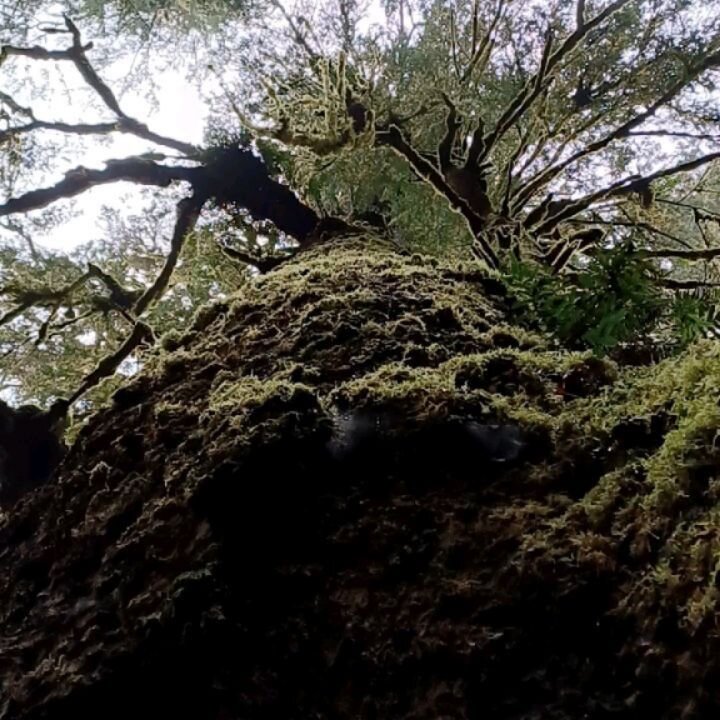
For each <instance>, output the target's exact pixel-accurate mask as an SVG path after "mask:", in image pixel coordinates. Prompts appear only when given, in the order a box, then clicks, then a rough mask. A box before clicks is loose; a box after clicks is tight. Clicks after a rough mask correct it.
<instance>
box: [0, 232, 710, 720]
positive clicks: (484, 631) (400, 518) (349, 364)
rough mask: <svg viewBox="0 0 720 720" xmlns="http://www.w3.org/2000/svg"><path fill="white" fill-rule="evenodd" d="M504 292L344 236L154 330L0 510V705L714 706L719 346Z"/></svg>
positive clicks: (416, 711)
mask: <svg viewBox="0 0 720 720" xmlns="http://www.w3.org/2000/svg"><path fill="white" fill-rule="evenodd" d="M507 312H508V311H507V307H506V301H505V298H504V295H503V289H502V286H501V285H500V284H499V283H498V282H497V281H496V280H495V279H493V278H492V277H488V276H487V275H486V274H484V273H482V272H479V271H478V270H477V269H476V267H471V266H462V265H445V264H443V263H440V262H435V261H429V260H426V259H422V258H403V257H400V256H398V255H397V254H396V253H393V252H390V251H388V250H386V249H383V248H382V247H380V246H375V245H372V244H368V243H367V242H363V241H360V240H354V241H348V242H345V243H340V244H332V243H330V244H326V245H323V246H320V247H317V248H315V249H312V250H309V251H307V252H305V253H303V254H302V255H301V256H299V257H298V258H296V259H295V260H293V261H291V262H288V263H286V264H284V265H282V266H281V267H279V268H277V269H276V270H274V271H272V272H270V273H268V274H267V275H265V276H263V277H261V278H260V279H259V280H258V281H257V282H256V283H254V284H253V285H252V286H250V287H248V288H246V289H244V290H243V291H242V292H241V293H240V294H238V295H237V296H235V297H233V298H230V299H229V300H228V301H227V302H223V303H219V304H216V305H214V306H211V307H209V308H208V309H207V310H206V311H205V312H203V313H202V314H201V315H200V316H198V318H197V319H196V322H195V324H194V327H193V328H192V329H190V330H189V332H188V333H187V334H186V335H184V336H183V337H174V338H168V339H166V343H165V348H164V350H163V352H162V353H159V354H158V355H157V357H156V358H155V359H154V360H153V361H152V362H151V363H150V364H149V366H148V367H147V368H146V370H145V371H144V372H143V373H142V374H141V375H140V376H138V377H136V378H134V379H133V380H132V381H131V382H130V383H129V384H128V385H127V386H126V387H125V388H123V389H122V390H121V391H119V392H118V393H117V394H116V396H115V398H114V401H113V404H112V406H110V407H108V408H106V409H104V410H102V411H100V412H99V413H97V415H96V416H95V417H94V418H93V419H92V420H91V422H90V423H89V424H88V426H87V427H86V428H85V429H84V430H83V431H82V432H81V434H80V436H79V438H78V439H77V441H76V443H75V445H74V446H73V448H72V450H71V451H70V453H69V454H68V456H67V457H66V458H65V461H64V464H63V466H62V467H61V470H60V473H59V477H58V479H57V480H56V481H54V482H52V483H50V484H48V485H47V486H45V487H43V488H41V489H39V490H38V491H36V492H34V493H32V494H30V495H28V496H26V497H25V498H24V499H22V500H21V501H20V502H19V503H18V505H16V506H15V508H14V509H13V510H12V512H10V513H8V516H7V517H6V518H5V519H4V521H3V524H2V528H0V533H1V547H2V553H1V554H0V583H2V592H1V593H0V617H1V618H2V623H1V624H0V667H1V668H2V673H1V675H0V677H2V694H1V695H0V718H2V719H4V720H5V719H7V720H10V719H12V720H30V719H32V720H36V719H39V718H44V719H46V720H55V719H57V720H60V719H61V718H70V717H71V718H74V720H85V719H87V720H89V719H90V718H93V719H94V718H97V717H104V718H110V719H113V718H117V719H118V720H119V719H120V718H128V717H170V716H175V717H181V718H207V719H208V720H221V719H222V720H226V719H229V718H240V717H242V718H297V719H298V720H300V719H301V718H302V719H306V718H310V717H318V718H348V719H349V718H358V717H362V718H388V719H390V718H393V719H395V718H428V720H429V719H430V718H438V717H453V718H479V717H493V718H528V717H537V718H578V717H588V718H610V717H617V718H637V717H657V718H676V717H679V716H680V714H681V713H684V715H683V717H710V716H711V714H713V713H715V712H717V710H718V705H719V704H720V702H719V701H718V697H717V694H716V692H715V690H714V688H715V682H716V675H717V673H718V660H717V658H718V657H720V653H718V649H719V648H718V641H717V636H716V634H715V633H714V632H713V628H714V623H715V619H716V617H717V614H716V609H717V590H716V574H717V573H716V559H715V557H716V552H717V543H718V540H717V537H718V534H717V533H718V525H717V516H718V511H717V494H718V487H720V485H718V482H717V480H716V471H715V468H716V467H717V454H718V450H717V448H716V443H715V442H714V437H715V434H714V433H715V428H716V427H717V424H718V411H717V407H718V405H717V399H718V398H717V397H716V395H717V394H718V391H717V389H716V388H717V387H718V380H720V359H719V357H720V351H718V349H717V348H716V347H715V346H713V345H709V344H703V345H700V346H697V347H695V348H694V349H693V351H692V352H691V353H689V354H688V355H687V356H686V357H684V358H680V359H679V360H676V361H672V362H668V363H665V364H664V365H660V366H657V367H654V368H650V369H648V370H645V371H642V372H638V371H634V373H632V374H630V373H627V372H625V371H622V370H618V369H617V368H616V367H614V366H613V365H612V364H609V363H606V362H603V361H598V360H592V359H590V358H587V357H586V356H583V355H580V354H573V353H567V352H562V351H557V350H552V349H551V348H550V347H549V346H548V344H547V343H546V342H545V340H544V339H543V338H542V337H541V336H538V335H535V334H533V333H530V332H527V331H524V330H521V329H519V328H518V327H517V326H515V325H513V324H512V322H509V318H508V314H507ZM709 379H711V380H712V382H710V381H709Z"/></svg>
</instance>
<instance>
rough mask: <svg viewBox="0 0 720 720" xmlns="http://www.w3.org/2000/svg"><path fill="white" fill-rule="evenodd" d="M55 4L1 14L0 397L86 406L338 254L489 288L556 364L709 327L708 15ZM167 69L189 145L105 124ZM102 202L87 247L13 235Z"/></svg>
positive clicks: (517, 7) (114, 121) (718, 212)
mask: <svg viewBox="0 0 720 720" xmlns="http://www.w3.org/2000/svg"><path fill="white" fill-rule="evenodd" d="M57 7H58V4H57V3H53V4H50V3H44V2H42V1H37V2H34V3H4V4H3V5H2V7H1V8H0V12H1V13H2V16H3V19H4V30H3V33H2V35H1V36H0V42H1V44H2V49H0V72H1V73H2V80H1V81H0V146H1V147H2V156H1V162H0V186H1V189H2V201H1V202H0V222H1V227H2V246H1V247H0V356H1V357H2V362H1V363H0V390H2V391H4V392H5V394H6V395H7V394H9V396H10V397H12V398H13V399H18V400H24V399H29V400H34V401H38V402H45V401H47V400H50V399H53V398H56V397H58V396H69V397H71V399H73V400H77V399H80V398H83V403H84V407H87V408H91V407H93V404H94V403H97V402H98V401H101V400H102V399H103V398H104V397H106V396H107V394H108V393H109V392H110V391H111V390H112V389H113V388H114V387H115V386H116V384H117V383H118V382H119V381H120V380H121V378H122V373H126V374H127V373H131V372H133V369H134V368H135V367H136V366H137V364H138V363H142V362H143V361H144V360H143V358H145V357H147V353H148V352H154V350H152V349H151V348H153V347H154V346H156V344H157V342H156V340H157V338H158V337H160V336H162V335H163V334H165V333H168V332H170V331H172V330H174V329H180V328H182V327H184V326H185V325H186V323H187V322H188V319H189V317H190V316H191V315H192V314H193V313H195V312H196V311H197V309H198V308H199V307H200V306H201V305H202V304H203V303H205V302H207V301H208V300H210V299H213V298H218V297H223V296H224V295H226V294H227V293H229V292H231V291H232V290H233V289H235V288H237V287H238V286H239V285H240V284H242V283H244V282H247V281H249V280H250V279H251V278H252V277H253V275H254V274H257V273H258V272H259V273H265V272H269V271H272V269H273V268H274V267H276V266H277V265H278V264H281V263H283V262H285V261H286V260H287V259H288V258H290V257H292V256H293V255H295V254H297V253H301V252H304V251H305V250H306V249H307V248H308V247H315V246H317V245H318V244H319V243H323V242H326V241H328V240H329V239H332V238H335V237H338V236H342V235H350V236H358V237H361V236H364V235H368V234H372V235H374V236H378V237H381V238H384V239H385V240H386V241H387V243H388V244H389V245H390V246H392V247H394V248H395V250H396V251H397V252H401V253H413V252H422V253H430V254H437V255H443V256H450V257H454V258H461V259H465V260H466V261H467V262H468V263H478V264H482V265H484V266H487V267H489V268H490V269H491V270H493V271H496V272H497V273H498V274H499V277H500V278H502V279H503V280H504V281H505V282H506V284H507V285H508V287H509V288H510V290H511V291H512V292H513V295H514V298H515V302H516V307H517V311H518V315H519V316H520V317H522V318H523V319H524V320H525V321H526V322H527V323H529V324H531V325H532V324H534V325H536V326H538V325H539V326H542V327H543V328H544V329H548V330H550V331H551V332H552V333H554V334H555V336H556V338H557V341H558V342H560V343H564V344H565V345H568V346H571V347H580V348H591V349H594V350H596V351H598V352H600V351H607V350H609V349H611V348H613V347H614V346H617V345H618V344H619V343H626V342H634V341H648V340H649V341H652V342H653V343H655V344H659V345H661V346H662V347H663V348H664V349H665V351H670V350H672V349H673V348H676V347H679V346H681V345H683V344H684V343H687V342H688V341H689V340H691V339H693V338H694V337H697V336H698V335H703V334H707V333H709V332H712V330H713V327H714V326H713V321H714V312H715V311H714V307H715V304H716V298H715V293H716V290H715V288H716V287H717V286H718V284H719V283H720V277H719V276H718V273H717V270H716V262H717V259H718V258H719V257H720V236H719V234H718V222H720V207H719V206H718V200H717V198H718V191H719V190H720V183H719V182H718V181H719V180H720V177H719V175H718V165H717V160H718V159H720V152H719V151H718V150H717V139H718V137H719V135H720V133H718V130H717V126H718V121H719V120H720V116H719V115H718V111H717V91H716V83H717V78H718V67H720V3H717V2H703V3H700V2H699V1H697V0H615V1H614V2H585V1H583V0H578V1H577V2H567V1H565V0H555V1H553V0H547V1H545V0H538V1H537V2H531V3H525V2H519V1H517V0H515V1H513V0H475V1H474V2H447V1H440V0H432V1H430V0H417V1H413V0H387V1H386V2H383V3H371V4H366V3H362V2H355V1H354V0H328V1H327V2H325V1H323V2H305V3H296V4H293V3H289V2H288V3H285V2H283V1H282V0H248V2H244V3H241V2H230V1H226V2H223V1H221V0H218V1H217V2H213V3H194V2H181V1H180V0H175V1H174V2H171V1H169V0H160V1H159V2H155V1H153V0H146V1H145V2H140V3H139V2H136V1H134V2H125V0H117V2H98V1H97V0H84V1H83V2H73V3H67V4H66V5H65V7H64V8H63V10H64V12H62V13H61V14H53V13H56V11H57ZM169 68H174V69H176V70H177V69H180V70H182V71H183V72H184V73H186V74H187V78H188V80H187V82H188V83H195V84H196V86H197V90H198V94H199V97H200V98H201V101H202V102H203V103H205V108H204V112H205V114H206V117H207V128H206V134H205V139H204V141H203V142H202V143H200V144H196V143H190V142H187V141H185V140H183V139H178V138H177V137H175V136H174V135H173V132H172V128H169V129H164V128H163V129H162V131H159V130H156V129H154V128H153V127H152V125H151V124H146V123H145V118H144V117H143V116H142V115H141V114H139V113H137V112H135V111H132V112H131V110H130V109H128V108H129V104H128V103H126V100H125V96H124V93H125V91H126V90H127V88H128V84H130V85H132V87H133V91H134V93H135V95H136V96H139V97H141V98H144V103H145V107H146V108H147V111H148V113H149V111H150V109H151V107H152V103H153V98H154V96H155V95H154V93H155V92H156V91H157V89H158V87H161V86H162V83H163V78H164V77H165V75H164V73H166V72H167V71H168V69H169ZM117 137H125V138H131V139H132V140H133V143H134V145H132V147H133V148H136V150H135V149H133V150H132V151H131V152H129V153H124V154H123V153H115V148H116V147H118V146H117V145H116V144H113V143H115V142H116V140H115V139H116V138H117ZM98 148H100V150H98ZM103 148H105V149H104V150H103ZM91 149H92V152H93V153H97V152H104V153H105V154H104V155H103V162H102V163H99V164H100V165H101V166H100V167H95V166H94V165H95V164H98V163H94V164H93V163H90V162H86V160H85V158H86V157H87V154H88V153H89V152H90V151H91ZM119 183H131V184H132V185H133V186H137V187H136V188H135V189H134V190H133V192H135V193H136V195H137V197H139V198H140V197H142V198H143V203H144V204H143V205H142V206H141V207H140V206H139V209H137V210H133V209H130V210H123V208H122V207H115V208H107V209H106V210H105V211H104V212H103V223H104V226H105V228H106V233H105V236H104V237H102V238H98V239H97V240H96V241H95V242H93V243H90V244H88V245H84V246H81V247H77V248H74V249H73V250H71V251H69V252H57V251H49V250H47V249H46V248H44V247H43V246H42V243H41V242H39V241H38V240H37V238H38V237H40V236H41V235H42V233H47V232H48V231H51V230H52V229H53V228H57V227H60V226H61V225H62V223H63V222H64V221H66V220H67V219H68V218H69V217H70V216H71V215H72V213H73V212H78V213H82V212H84V207H85V206H84V205H83V198H84V197H85V196H86V195H87V194H88V193H90V192H91V191H92V190H93V189H94V188H97V187H100V186H115V185H118V184H119ZM73 202H74V203H75V204H74V205H73V204H72V203H73ZM117 370H119V371H120V373H121V374H120V376H116V377H115V379H114V380H113V379H112V377H111V376H113V373H115V372H116V371H117ZM101 381H102V382H101ZM88 391H90V394H89V395H88V394H86V393H87V392H88Z"/></svg>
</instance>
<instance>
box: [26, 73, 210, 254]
mask: <svg viewBox="0 0 720 720" xmlns="http://www.w3.org/2000/svg"><path fill="white" fill-rule="evenodd" d="M64 66H65V67H64V68H63V69H64V70H65V72H66V73H73V72H75V69H74V68H72V67H70V66H68V65H67V63H65V64H64ZM121 106H122V107H123V110H124V111H125V112H127V113H128V114H129V115H131V116H132V117H135V118H136V119H138V120H140V121H141V122H144V123H145V124H147V125H148V127H149V128H150V129H151V130H153V131H154V132H157V133H160V134H163V135H168V136H170V137H172V138H174V139H176V140H182V141H185V142H189V143H194V144H201V142H202V139H203V130H204V126H205V116H206V113H205V106H204V103H203V101H202V99H201V98H200V95H199V94H198V92H197V90H196V88H195V86H193V85H192V84H190V83H188V81H187V80H186V79H185V77H184V76H183V75H182V74H181V73H180V72H177V71H166V72H165V73H163V76H162V79H161V80H160V90H159V91H158V94H157V106H156V108H152V107H151V106H149V105H148V102H147V100H145V99H143V98H142V97H140V96H138V95H132V94H129V93H128V94H126V95H125V96H124V97H122V100H121ZM60 110H61V112H59V113H58V112H57V111H56V112H55V113H54V114H53V117H52V119H56V120H61V119H63V117H62V107H60ZM38 114H39V111H38ZM108 115H109V112H108ZM43 117H48V116H47V115H45V114H44V113H43ZM83 119H84V120H86V121H98V122H101V121H103V120H107V119H109V118H108V117H107V116H99V115H98V114H97V113H92V114H90V113H88V115H87V116H86V117H84V118H83ZM153 147H154V148H155V149H156V150H160V151H162V148H157V146H152V145H150V144H148V143H147V142H145V141H141V140H139V139H138V138H135V137H133V136H130V135H123V134H119V133H117V134H115V135H114V136H113V138H112V141H111V143H110V144H109V145H98V146H97V147H96V148H95V149H94V150H91V151H90V152H88V153H86V154H85V155H84V156H83V157H82V158H81V159H80V163H81V164H82V165H84V166H86V167H97V168H101V167H103V163H104V161H106V160H108V159H111V158H123V157H128V156H130V155H134V154H138V153H142V152H146V151H147V150H149V149H152V148H153ZM58 179H60V176H58ZM103 204H106V205H109V206H115V207H118V206H121V207H124V208H125V209H126V210H130V211H133V210H136V211H137V210H139V209H140V208H141V206H142V203H141V200H140V197H139V194H138V192H137V186H136V185H133V184H130V183H118V184H113V185H106V186H100V187H96V188H93V189H91V190H90V191H88V192H86V193H84V194H83V195H82V197H81V198H80V199H79V200H78V201H77V204H76V209H77V210H79V211H80V214H79V216H77V217H74V218H72V219H71V220H70V221H68V222H67V223H65V224H63V225H62V226H60V227H58V228H56V229H54V230H53V231H52V232H51V233H50V234H48V235H47V236H38V237H37V239H36V242H37V243H38V244H39V245H42V246H44V247H47V248H51V249H59V250H70V249H72V248H74V247H76V246H78V245H80V244H82V243H85V242H88V241H90V240H93V239H95V238H97V237H98V236H99V235H100V234H101V228H100V226H99V225H98V218H99V214H100V210H101V207H102V206H103Z"/></svg>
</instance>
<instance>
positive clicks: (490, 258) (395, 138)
mask: <svg viewBox="0 0 720 720" xmlns="http://www.w3.org/2000/svg"><path fill="white" fill-rule="evenodd" d="M375 137H376V140H377V142H378V144H379V145H385V146H386V147H390V148H392V149H393V150H394V151H395V152H396V153H397V154H398V155H400V156H402V157H404V158H405V159H406V160H407V161H408V163H409V164H410V167H411V168H412V169H413V171H414V172H415V174H416V175H417V176H418V177H419V178H420V179H421V180H424V181H425V182H427V183H428V184H429V185H430V186H431V187H432V188H433V189H434V190H435V191H436V192H437V193H439V194H440V195H442V197H444V198H445V199H446V200H447V201H448V202H449V203H450V207H451V208H452V209H453V210H454V211H455V212H457V213H459V214H460V215H462V216H463V217H464V218H465V220H466V222H467V224H468V226H469V227H470V231H471V232H472V234H473V236H474V237H475V238H476V240H477V243H478V245H479V249H480V250H481V251H482V254H483V256H484V259H485V260H486V262H487V263H488V264H489V265H490V267H495V268H496V267H498V264H499V263H498V258H497V255H496V254H495V251H494V250H493V249H492V247H491V246H490V244H489V243H488V242H487V240H485V238H484V230H485V221H484V220H483V219H482V218H481V217H480V216H479V215H476V214H475V213H474V212H473V211H472V210H471V209H470V206H469V205H468V204H467V203H466V202H465V200H463V199H462V198H461V197H460V195H458V194H457V193H456V192H455V191H454V190H453V189H452V188H451V187H450V185H449V184H448V183H447V182H446V181H445V178H444V177H443V176H442V174H441V173H440V171H439V170H438V169H437V168H436V167H434V166H433V164H432V163H431V162H429V161H428V160H426V159H425V158H424V157H422V156H421V155H419V154H418V153H417V152H416V151H415V149H414V148H413V147H412V146H411V145H410V143H409V142H408V141H407V140H406V139H405V136H404V135H403V133H402V131H401V130H400V128H399V127H398V126H397V125H390V127H389V128H387V129H386V130H383V131H378V132H377V133H376V136H375Z"/></svg>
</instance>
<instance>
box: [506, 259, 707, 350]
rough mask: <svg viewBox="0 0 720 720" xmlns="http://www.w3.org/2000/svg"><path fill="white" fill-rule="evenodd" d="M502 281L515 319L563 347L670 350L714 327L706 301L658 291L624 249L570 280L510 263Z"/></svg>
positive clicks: (643, 263)
mask: <svg viewBox="0 0 720 720" xmlns="http://www.w3.org/2000/svg"><path fill="white" fill-rule="evenodd" d="M506 278H507V282H508V286H509V288H510V291H511V293H512V296H513V300H514V307H515V310H516V312H518V316H519V317H520V318H523V319H524V322H525V323H527V324H530V325H533V324H535V325H538V326H540V327H541V328H542V329H543V330H546V331H548V332H550V333H551V334H552V335H554V336H555V337H556V338H557V339H558V340H559V341H560V342H561V343H562V344H563V345H564V346H566V347H576V348H590V349H592V350H593V351H594V352H596V353H599V354H602V353H605V352H607V351H608V350H610V349H612V348H613V347H615V346H617V345H619V344H620V343H623V342H628V341H638V340H642V339H651V340H652V339H653V338H655V341H656V342H657V343H658V344H660V343H661V342H662V343H664V344H665V345H666V346H670V349H675V350H677V349H680V348H684V347H686V346H687V345H689V344H690V343H691V342H693V341H694V340H697V339H698V338H701V337H705V336H707V334H708V333H710V332H711V330H712V329H713V327H714V326H713V314H714V313H713V307H714V306H713V303H712V300H711V297H710V296H707V297H697V296H692V295H689V294H681V295H677V296H672V295H669V294H668V293H664V292H662V290H661V289H660V288H659V287H658V282H657V270H656V268H655V267H654V266H653V265H652V264H651V263H650V262H649V261H648V260H647V259H644V258H642V257H641V256H639V255H638V254H637V253H636V252H634V248H632V247H631V246H629V245H621V246H619V247H616V248H609V249H603V250H600V251H598V252H597V253H595V254H594V255H593V256H592V257H591V258H589V259H588V263H587V266H586V267H585V268H584V269H583V272H581V273H574V274H572V275H569V274H566V275H555V274H552V273H550V272H548V271H547V270H545V269H543V268H538V266H537V265H529V264H527V263H523V262H519V261H517V260H514V261H511V262H510V263H509V264H508V267H507V273H506Z"/></svg>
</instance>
